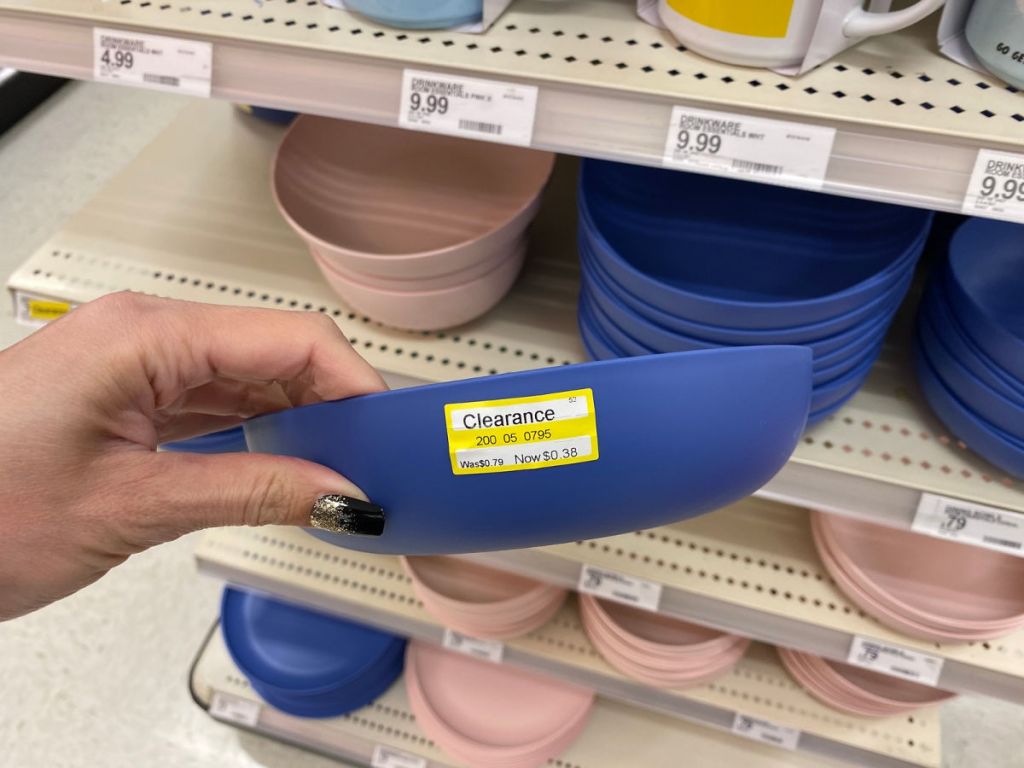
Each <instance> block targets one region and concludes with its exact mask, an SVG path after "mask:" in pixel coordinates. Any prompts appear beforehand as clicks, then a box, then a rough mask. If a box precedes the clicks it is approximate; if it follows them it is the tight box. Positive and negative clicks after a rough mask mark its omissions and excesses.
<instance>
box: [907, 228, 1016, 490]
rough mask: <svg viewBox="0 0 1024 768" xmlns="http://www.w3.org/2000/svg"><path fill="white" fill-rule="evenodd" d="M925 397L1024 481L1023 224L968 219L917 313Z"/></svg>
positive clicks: (955, 429)
mask: <svg viewBox="0 0 1024 768" xmlns="http://www.w3.org/2000/svg"><path fill="white" fill-rule="evenodd" d="M915 348H916V350H915V351H916V354H915V363H916V366H917V375H918V380H919V381H920V383H921V388H922V389H923V390H924V395H925V398H926V399H927V400H928V403H929V404H930V405H931V407H932V409H933V410H934V411H935V413H936V414H937V415H938V417H939V418H940V419H942V421H943V422H944V423H945V425H946V426H947V427H948V428H949V430H950V431H951V432H952V433H953V434H954V435H956V436H957V437H958V438H959V439H960V440H962V441H963V442H964V443H966V444H967V446H968V447H970V448H971V449H973V450H974V451H975V452H977V453H978V454H980V455H982V456H984V457H985V458H986V459H988V460H989V461H990V462H992V463H993V464H995V465H996V466H997V467H999V468H1001V469H1003V470H1005V471H1006V472H1009V473H1010V474H1011V475H1014V476H1015V477H1019V478H1022V479H1024V226H1021V225H1019V224H1010V223H1007V222H1000V221H988V220H985V219H971V220H970V221H968V222H967V223H966V224H964V225H963V226H962V227H960V229H959V230H957V233H956V234H955V235H954V236H953V239H952V241H951V242H950V246H949V260H948V261H947V262H946V265H945V268H943V269H941V270H939V271H938V273H937V274H936V275H935V277H934V278H933V279H932V282H931V284H930V285H929V287H928V290H927V292H926V294H925V298H924V301H923V303H922V305H921V310H920V312H919V313H918V321H917V336H916V345H915Z"/></svg>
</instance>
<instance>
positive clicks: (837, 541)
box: [811, 512, 1024, 642]
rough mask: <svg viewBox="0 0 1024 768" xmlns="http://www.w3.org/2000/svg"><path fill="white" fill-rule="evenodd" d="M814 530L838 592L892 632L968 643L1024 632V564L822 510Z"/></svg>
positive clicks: (813, 522) (813, 519)
mask: <svg viewBox="0 0 1024 768" xmlns="http://www.w3.org/2000/svg"><path fill="white" fill-rule="evenodd" d="M811 530H812V532H813V534H814V543H815V546H816V547H817V549H818V554H819V555H820V556H821V559H822V561H823V562H824V564H825V568H826V569H827V570H828V572H829V574H830V575H831V576H832V578H833V579H834V580H835V582H836V585H837V586H838V587H839V589H841V590H842V591H843V593H844V594H845V595H846V596H847V597H848V598H850V600H852V601H853V602H854V603H856V604H857V605H858V606H860V608H861V609H862V610H863V611H864V612H865V613H867V614H870V615H871V616H873V617H875V618H876V619H877V620H878V621H879V622H881V623H882V624H885V625H886V626H888V627H891V628H892V629H895V630H897V631H900V632H904V633H906V634H908V635H911V636H913V637H918V638H921V639H924V640H930V641H934V642H950V641H952V642H969V641H972V640H986V639H990V638H993V637H1000V636H1002V635H1006V634H1009V633H1010V632H1013V631H1015V630H1017V629H1020V628H1021V627H1024V559H1021V558H1018V557H1014V556H1012V555H1005V554H1002V553H1000V552H994V551H992V550H988V549H982V548H980V547H973V546H969V545H966V544H960V543H957V542H953V541H944V540H942V539H936V538H932V537H930V536H924V535H921V534H917V533H912V532H909V531H897V530H893V529H891V528H886V527H884V526H881V525H874V524H872V523H865V522H862V521H859V520H852V519H849V518H846V517H842V516H840V515H829V514H825V513H822V512H812V513H811Z"/></svg>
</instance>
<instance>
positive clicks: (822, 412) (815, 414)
mask: <svg viewBox="0 0 1024 768" xmlns="http://www.w3.org/2000/svg"><path fill="white" fill-rule="evenodd" d="M859 389H860V387H858V388H857V389H854V390H853V391H851V392H849V393H848V394H846V395H843V397H841V398H840V399H839V400H838V401H836V402H835V403H833V404H832V405H829V406H827V407H825V408H821V409H819V410H817V411H811V412H810V413H809V414H808V415H807V426H808V428H810V427H813V426H814V425H815V424H819V423H821V422H822V421H824V420H825V419H827V418H828V417H829V416H831V415H832V414H833V413H836V412H837V411H839V410H840V409H841V408H842V407H843V406H844V405H846V404H847V403H848V402H850V400H852V399H853V398H854V397H856V395H857V392H858V391H859Z"/></svg>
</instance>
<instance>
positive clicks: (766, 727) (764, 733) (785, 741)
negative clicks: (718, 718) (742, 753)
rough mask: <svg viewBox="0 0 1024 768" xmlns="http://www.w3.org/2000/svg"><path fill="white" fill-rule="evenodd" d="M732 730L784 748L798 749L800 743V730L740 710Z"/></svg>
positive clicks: (733, 722) (746, 736)
mask: <svg viewBox="0 0 1024 768" xmlns="http://www.w3.org/2000/svg"><path fill="white" fill-rule="evenodd" d="M732 732H733V733H735V734H736V735H737V736H743V737H744V738H747V739H752V740H753V741H760V742H762V743H764V744H771V745H772V746H775V747H782V748H783V749H796V745H797V744H799V743H800V731H798V730H797V729H796V728H787V727H786V726H784V725H776V724H775V723H772V722H769V721H768V720H760V719H758V718H756V717H749V716H747V715H743V714H740V713H739V712H737V713H736V717H734V718H733V720H732Z"/></svg>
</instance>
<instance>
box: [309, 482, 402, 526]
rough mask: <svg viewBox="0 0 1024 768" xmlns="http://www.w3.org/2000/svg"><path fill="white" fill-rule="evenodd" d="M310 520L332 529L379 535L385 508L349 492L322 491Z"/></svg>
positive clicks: (314, 524) (314, 505) (312, 524)
mask: <svg viewBox="0 0 1024 768" xmlns="http://www.w3.org/2000/svg"><path fill="white" fill-rule="evenodd" d="M309 524H310V525H311V526H313V527H314V528H319V529H321V530H323V531H330V532H331V533H347V534H350V535H352V536H380V535H381V534H382V533H384V508H383V507H380V506H378V505H376V504H373V503H371V502H369V501H363V500H362V499H355V498H353V497H351V496H342V495H341V494H338V493H325V494H323V495H322V496H320V497H319V498H317V500H316V502H315V503H314V504H313V509H312V511H311V512H310V513H309Z"/></svg>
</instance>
